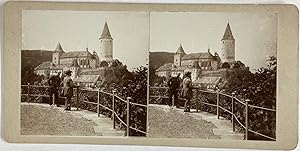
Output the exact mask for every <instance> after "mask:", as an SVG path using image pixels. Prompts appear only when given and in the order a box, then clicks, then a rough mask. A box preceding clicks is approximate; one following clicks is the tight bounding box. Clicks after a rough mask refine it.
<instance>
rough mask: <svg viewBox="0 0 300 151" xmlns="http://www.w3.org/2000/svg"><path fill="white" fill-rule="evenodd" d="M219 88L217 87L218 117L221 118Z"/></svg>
mask: <svg viewBox="0 0 300 151" xmlns="http://www.w3.org/2000/svg"><path fill="white" fill-rule="evenodd" d="M219 91H220V90H219V89H217V117H218V119H219V117H220V115H219V101H220V94H219Z"/></svg>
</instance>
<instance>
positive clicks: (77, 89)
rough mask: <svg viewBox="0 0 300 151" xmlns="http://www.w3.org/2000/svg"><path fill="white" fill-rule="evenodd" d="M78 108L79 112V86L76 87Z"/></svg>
mask: <svg viewBox="0 0 300 151" xmlns="http://www.w3.org/2000/svg"><path fill="white" fill-rule="evenodd" d="M76 106H77V110H79V86H77V87H76Z"/></svg>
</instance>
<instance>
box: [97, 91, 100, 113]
mask: <svg viewBox="0 0 300 151" xmlns="http://www.w3.org/2000/svg"><path fill="white" fill-rule="evenodd" d="M97 92H98V94H97V95H98V97H97V115H98V117H100V105H99V104H100V89H98V91H97Z"/></svg>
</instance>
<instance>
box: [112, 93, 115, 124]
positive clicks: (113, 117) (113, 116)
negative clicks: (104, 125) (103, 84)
mask: <svg viewBox="0 0 300 151" xmlns="http://www.w3.org/2000/svg"><path fill="white" fill-rule="evenodd" d="M112 92H113V98H112V110H113V112H112V120H113V129H115V128H116V120H115V95H116V90H113V91H112Z"/></svg>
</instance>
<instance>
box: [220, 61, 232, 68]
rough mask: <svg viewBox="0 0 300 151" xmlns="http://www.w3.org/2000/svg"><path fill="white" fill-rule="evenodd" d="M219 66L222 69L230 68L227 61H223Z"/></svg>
mask: <svg viewBox="0 0 300 151" xmlns="http://www.w3.org/2000/svg"><path fill="white" fill-rule="evenodd" d="M221 68H222V69H229V68H230V64H229V63H228V62H224V63H222V65H221Z"/></svg>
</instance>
